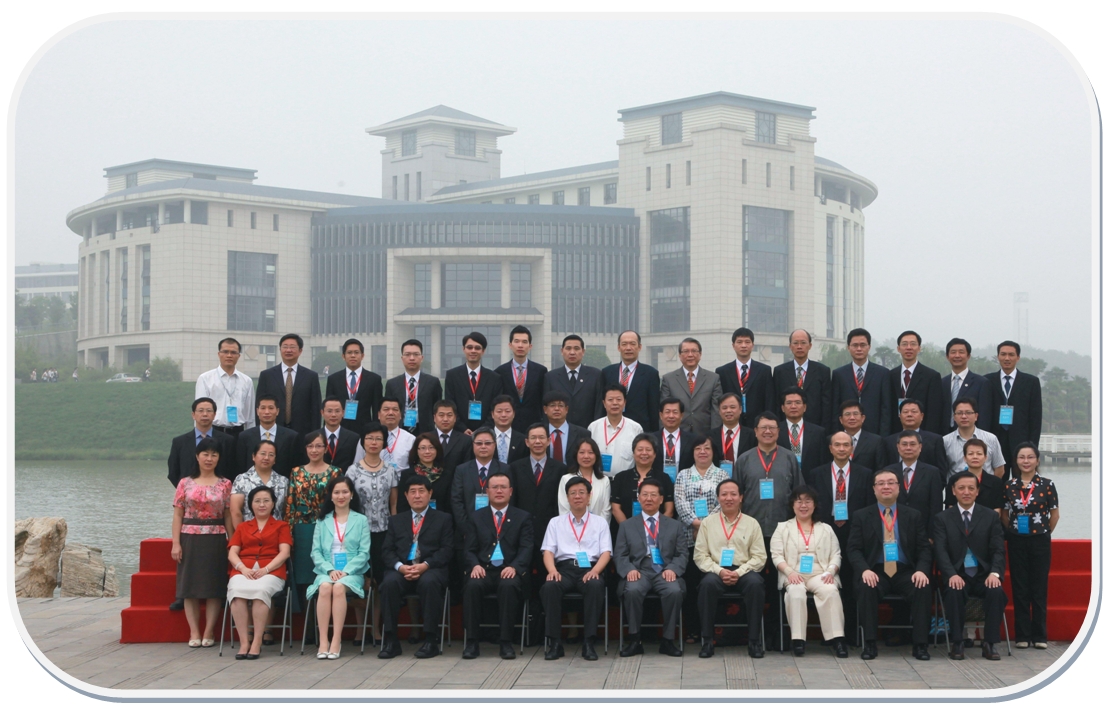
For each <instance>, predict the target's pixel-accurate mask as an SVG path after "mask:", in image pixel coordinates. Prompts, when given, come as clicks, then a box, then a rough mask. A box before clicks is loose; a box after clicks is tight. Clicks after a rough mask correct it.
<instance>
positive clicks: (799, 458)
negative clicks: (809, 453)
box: [795, 452, 803, 467]
mask: <svg viewBox="0 0 1112 712" xmlns="http://www.w3.org/2000/svg"><path fill="white" fill-rule="evenodd" d="M795 464H797V465H799V466H800V467H802V466H803V453H801V452H797V453H796V454H795Z"/></svg>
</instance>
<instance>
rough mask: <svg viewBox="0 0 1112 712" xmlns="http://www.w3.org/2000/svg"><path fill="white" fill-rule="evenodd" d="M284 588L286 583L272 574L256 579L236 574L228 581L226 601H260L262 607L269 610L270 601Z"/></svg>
mask: <svg viewBox="0 0 1112 712" xmlns="http://www.w3.org/2000/svg"><path fill="white" fill-rule="evenodd" d="M285 586H286V582H285V581H284V580H283V579H280V578H278V577H277V576H275V575H274V574H267V575H266V576H263V577H262V578H258V579H249V578H247V577H246V576H244V575H243V574H237V575H235V576H233V577H231V578H230V579H228V600H229V601H231V600H232V599H233V598H243V599H246V600H248V601H262V603H263V605H264V606H266V607H267V608H270V607H271V605H270V599H271V598H273V597H274V596H276V595H278V594H279V593H280V592H281V591H282V589H283V588H284V587H285Z"/></svg>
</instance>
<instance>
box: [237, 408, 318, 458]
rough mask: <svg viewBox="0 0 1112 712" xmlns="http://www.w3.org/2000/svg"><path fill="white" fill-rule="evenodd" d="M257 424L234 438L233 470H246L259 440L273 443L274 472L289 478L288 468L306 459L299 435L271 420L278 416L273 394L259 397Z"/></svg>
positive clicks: (256, 412) (256, 413)
mask: <svg viewBox="0 0 1112 712" xmlns="http://www.w3.org/2000/svg"><path fill="white" fill-rule="evenodd" d="M255 415H256V416H257V418H258V423H259V424H258V425H256V426H253V427H250V428H247V429H245V430H244V431H243V432H242V433H240V434H239V437H238V438H236V459H235V463H236V464H235V470H236V472H237V473H243V472H247V470H249V469H251V466H252V465H253V464H254V463H253V461H252V459H251V456H252V455H253V454H254V452H255V447H256V446H258V444H259V443H260V442H261V441H263V440H268V441H270V442H273V443H274V449H275V450H276V453H275V458H274V471H275V472H277V473H278V474H279V475H282V476H283V477H289V475H290V470H292V469H293V468H295V467H297V466H298V465H300V464H303V463H305V462H308V461H309V460H308V457H306V455H305V447H304V444H303V438H302V436H300V435H298V434H297V433H295V432H294V431H292V430H290V429H289V428H283V427H282V426H281V425H278V423H277V422H275V421H276V420H277V418H278V403H277V402H276V401H275V399H274V396H263V397H262V398H260V399H259V405H258V406H257V407H256V408H255Z"/></svg>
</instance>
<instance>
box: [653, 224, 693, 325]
mask: <svg viewBox="0 0 1112 712" xmlns="http://www.w3.org/2000/svg"><path fill="white" fill-rule="evenodd" d="M690 216H691V209H690V208H686V207H684V208H672V209H670V210H654V211H651V212H649V214H648V218H649V252H650V262H651V265H650V273H649V274H650V284H649V289H650V296H651V320H652V330H653V332H669V331H686V330H687V329H689V328H690V327H691V300H690V297H691V219H690Z"/></svg>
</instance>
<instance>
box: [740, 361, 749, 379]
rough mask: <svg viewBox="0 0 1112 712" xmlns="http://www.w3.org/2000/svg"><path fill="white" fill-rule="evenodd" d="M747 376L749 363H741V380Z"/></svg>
mask: <svg viewBox="0 0 1112 712" xmlns="http://www.w3.org/2000/svg"><path fill="white" fill-rule="evenodd" d="M747 378H749V364H747V363H746V364H743V365H742V367H741V380H742V382H744V381H745V380H746V379H747Z"/></svg>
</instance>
